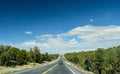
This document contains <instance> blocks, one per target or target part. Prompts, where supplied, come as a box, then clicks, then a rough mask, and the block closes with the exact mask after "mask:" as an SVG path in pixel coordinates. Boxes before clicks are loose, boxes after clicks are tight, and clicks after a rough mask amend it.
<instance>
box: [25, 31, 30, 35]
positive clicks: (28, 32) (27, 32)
mask: <svg viewBox="0 0 120 74" xmlns="http://www.w3.org/2000/svg"><path fill="white" fill-rule="evenodd" d="M24 33H25V34H29V35H31V34H32V32H30V31H26V32H24Z"/></svg>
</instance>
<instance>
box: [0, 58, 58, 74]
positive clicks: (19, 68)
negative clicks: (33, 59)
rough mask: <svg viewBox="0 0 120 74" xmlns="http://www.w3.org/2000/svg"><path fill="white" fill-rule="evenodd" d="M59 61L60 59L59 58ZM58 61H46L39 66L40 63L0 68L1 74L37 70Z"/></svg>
mask: <svg viewBox="0 0 120 74" xmlns="http://www.w3.org/2000/svg"><path fill="white" fill-rule="evenodd" d="M58 59H59V58H58ZM58 59H55V60H53V61H50V62H48V61H45V62H44V63H42V64H39V63H29V64H27V65H22V66H16V67H3V66H0V74H8V73H11V72H15V71H20V70H25V69H29V68H35V67H42V66H45V65H47V64H51V63H54V62H56V61H57V60H58Z"/></svg>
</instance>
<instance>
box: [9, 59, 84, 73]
mask: <svg viewBox="0 0 120 74" xmlns="http://www.w3.org/2000/svg"><path fill="white" fill-rule="evenodd" d="M61 60H62V61H63V64H62V65H59V61H61ZM59 61H57V62H55V63H53V64H49V65H46V66H43V67H37V68H32V69H27V70H22V71H18V72H13V73H10V74H84V73H82V72H80V71H78V70H76V69H75V68H73V67H72V66H69V65H67V64H66V63H64V60H63V59H62V58H60V59H59Z"/></svg>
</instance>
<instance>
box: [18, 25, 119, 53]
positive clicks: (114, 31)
mask: <svg viewBox="0 0 120 74" xmlns="http://www.w3.org/2000/svg"><path fill="white" fill-rule="evenodd" d="M117 45H120V26H91V25H86V26H83V27H76V28H74V29H71V30H70V31H68V32H66V33H60V34H56V35H52V34H45V35H40V36H36V39H35V40H32V41H26V42H23V43H21V44H19V46H21V47H32V46H39V47H40V48H41V50H42V51H43V52H46V51H47V52H50V53H55V52H56V53H67V52H75V51H76V52H77V51H86V50H93V49H96V48H99V47H101V48H107V47H112V46H117Z"/></svg>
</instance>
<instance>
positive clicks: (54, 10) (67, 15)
mask: <svg viewBox="0 0 120 74" xmlns="http://www.w3.org/2000/svg"><path fill="white" fill-rule="evenodd" d="M119 3H120V1H119V0H0V34H1V35H0V44H11V45H13V46H16V47H20V48H29V47H31V45H38V46H40V48H41V50H42V51H43V52H50V53H59V51H60V50H61V49H63V47H62V45H60V44H61V43H62V42H61V43H60V42H57V43H55V44H58V48H57V47H55V48H52V47H54V45H50V44H49V43H50V42H51V43H52V42H53V41H54V40H55V41H57V40H58V41H59V40H60V41H62V40H63V42H65V43H70V42H69V41H71V42H73V43H75V42H76V43H77V44H82V42H86V41H87V40H88V39H89V38H88V39H86V38H85V37H86V36H83V34H81V30H82V29H86V30H88V29H91V30H92V34H93V29H95V28H98V29H99V28H100V29H104V28H107V29H108V30H109V29H111V26H112V29H114V30H115V35H112V36H113V37H112V38H109V39H110V40H109V39H108V38H105V40H102V41H99V40H98V41H99V42H103V43H105V42H106V46H107V47H109V46H115V45H113V44H117V45H119V43H113V44H107V43H108V42H109V41H112V42H113V41H114V40H116V38H117V39H118V40H119V36H116V35H117V34H119V30H117V31H116V29H117V28H119V25H120V22H119V21H120V20H119V19H120V14H119V13H120V9H119V8H120V4H119ZM76 29H77V30H78V29H79V30H78V32H79V33H77V34H74V35H72V36H71V35H68V34H69V32H70V33H71V32H73V31H74V30H75V33H76V32H77V31H76ZM112 29H111V30H112ZM91 30H90V32H91ZM88 31H89V30H88ZM88 31H87V33H88ZM82 32H83V31H82ZM116 32H117V33H116ZM83 33H84V32H83ZM87 33H86V31H85V34H86V35H88V34H87ZM95 33H96V32H95ZM105 33H106V32H105ZM110 33H112V32H110ZM66 34H67V35H66ZM71 34H72V33H71ZM89 34H90V33H89ZM58 35H60V36H59V37H58ZM103 35H108V32H107V33H106V34H103ZM46 36H47V38H46ZM94 37H95V36H94ZM94 37H93V38H94ZM99 37H101V36H98V38H99ZM106 37H107V36H106ZM42 39H43V40H42ZM44 39H45V40H44ZM90 39H91V38H90ZM96 39H97V38H96ZM106 39H107V40H106ZM46 40H48V41H49V42H48V41H46ZM52 40H53V41H52ZM104 41H105V42H104ZM25 43H26V44H25ZM32 43H33V44H32ZM53 43H54V42H53ZM103 43H101V44H103ZM30 44H31V45H30ZM77 44H75V45H74V46H73V47H70V46H71V44H68V45H66V48H65V51H63V52H60V53H65V52H69V51H71V50H72V51H81V50H84V49H86V50H88V49H89V50H90V49H95V48H97V47H100V46H101V47H102V45H101V44H98V46H97V47H94V46H92V43H91V44H90V43H89V44H90V45H91V47H84V46H82V47H79V45H78V46H77ZM69 45H70V46H69ZM46 47H47V48H46ZM67 47H69V49H71V50H67V49H68V48H67ZM103 47H104V46H103ZM59 49H60V50H59ZM51 50H53V52H51Z"/></svg>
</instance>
